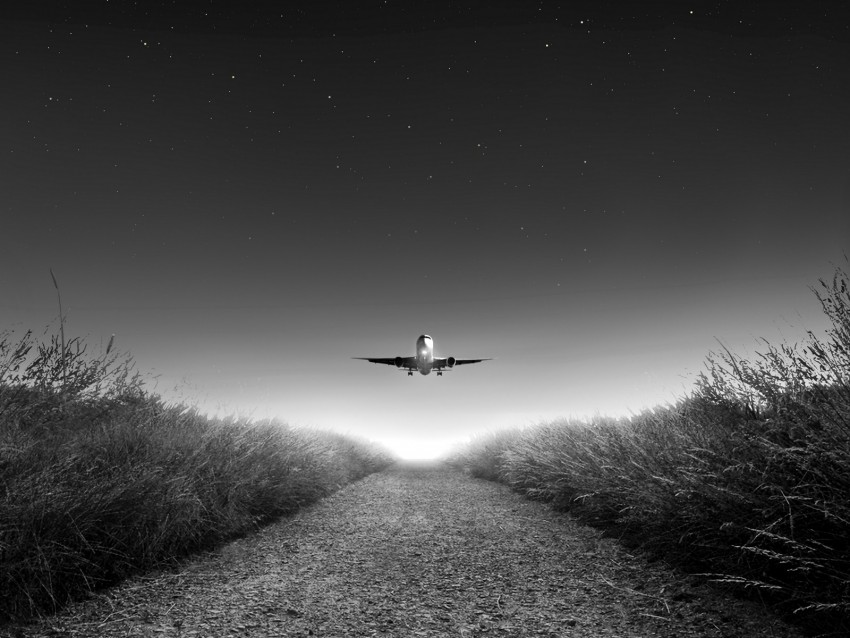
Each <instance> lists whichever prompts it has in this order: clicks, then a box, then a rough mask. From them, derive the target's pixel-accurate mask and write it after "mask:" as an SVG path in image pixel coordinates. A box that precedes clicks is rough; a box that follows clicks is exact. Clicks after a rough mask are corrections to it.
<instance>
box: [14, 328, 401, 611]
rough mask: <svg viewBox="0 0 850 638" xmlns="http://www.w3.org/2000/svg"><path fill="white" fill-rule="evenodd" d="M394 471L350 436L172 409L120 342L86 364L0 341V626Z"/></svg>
mask: <svg viewBox="0 0 850 638" xmlns="http://www.w3.org/2000/svg"><path fill="white" fill-rule="evenodd" d="M63 328H64V326H63ZM392 462H393V459H392V458H391V457H390V455H389V454H388V453H386V452H384V451H382V450H381V449H379V448H377V447H375V446H373V445H372V444H370V443H367V442H364V441H360V440H357V439H353V438H351V437H347V436H342V435H339V434H333V433H330V432H323V431H313V430H301V429H294V428H290V427H288V426H286V425H283V424H280V423H276V422H250V421H246V420H237V419H212V418H208V417H206V416H204V415H202V414H200V413H198V411H196V410H194V409H192V408H189V407H186V406H184V405H169V404H166V403H165V402H164V401H163V399H162V398H161V397H159V396H158V395H156V394H152V393H150V392H148V391H146V389H145V387H144V383H143V379H142V378H141V377H140V375H138V374H136V373H135V372H134V370H133V362H132V360H131V358H130V357H129V356H128V355H118V354H117V353H116V352H115V351H114V350H113V348H112V343H111V342H110V344H109V345H108V346H107V347H106V349H105V350H103V351H102V352H101V353H100V354H97V355H90V354H89V352H88V348H87V346H86V344H85V343H83V341H82V340H80V339H71V340H69V341H67V342H66V340H65V336H64V329H63V330H62V332H61V334H60V336H52V337H48V336H44V337H42V338H41V339H39V338H37V337H36V336H34V335H33V333H32V332H26V333H24V334H17V335H16V334H15V333H14V332H11V331H6V332H0V620H2V619H10V618H24V617H27V616H30V615H33V614H36V613H43V612H49V611H52V610H55V609H56V608H57V607H59V606H61V605H62V604H64V603H66V602H67V601H69V600H71V599H73V598H78V597H80V596H81V595H85V594H86V593H87V592H89V591H91V590H93V589H95V588H97V587H99V586H103V585H106V584H109V583H114V582H116V581H119V580H121V579H123V578H125V577H127V576H129V575H131V574H133V573H137V572H140V571H143V570H148V569H151V568H154V567H161V566H164V565H167V564H169V563H172V562H174V561H175V560H177V559H179V558H181V557H183V556H186V555H188V554H190V553H192V552H197V551H200V550H204V549H209V548H211V547H214V546H215V545H217V544H219V543H221V542H222V541H225V540H227V539H229V538H232V537H235V536H238V535H241V534H245V533H247V532H250V531H252V530H254V529H256V528H257V527H258V526H260V525H262V524H264V523H266V522H268V521H271V520H273V519H274V518H276V517H279V516H281V515H283V514H287V513H290V512H293V511H294V510H297V509H298V508H299V507H301V506H303V505H305V504H308V503H311V502H313V501H315V500H317V499H319V498H321V497H323V496H325V495H327V494H329V493H331V492H333V491H334V490H336V489H338V488H339V487H341V486H343V485H345V484H346V483H349V482H351V481H355V480H357V479H359V478H361V477H363V476H366V475H367V474H370V473H372V472H376V471H379V470H381V469H383V468H385V467H387V466H388V465H390V464H391V463H392Z"/></svg>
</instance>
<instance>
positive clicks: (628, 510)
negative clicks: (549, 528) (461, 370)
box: [452, 270, 850, 635]
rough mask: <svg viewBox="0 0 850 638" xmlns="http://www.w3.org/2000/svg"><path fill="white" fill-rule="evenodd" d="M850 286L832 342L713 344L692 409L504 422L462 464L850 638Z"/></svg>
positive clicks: (837, 297) (835, 291) (835, 311)
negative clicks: (748, 353)
mask: <svg viewBox="0 0 850 638" xmlns="http://www.w3.org/2000/svg"><path fill="white" fill-rule="evenodd" d="M848 288H850V286H849V285H848V277H847V274H846V273H845V272H843V271H841V270H839V271H838V272H837V273H836V275H835V277H834V278H833V280H832V281H831V282H824V281H821V282H820V286H819V287H818V288H817V289H816V290H815V293H816V295H817V297H818V299H819V301H820V303H821V305H822V307H823V310H824V312H825V313H826V315H827V316H828V317H829V319H830V320H831V322H832V328H831V330H830V331H829V332H828V334H827V337H826V338H824V339H818V338H816V337H815V336H814V335H813V334H810V335H809V340H808V341H807V342H806V343H804V344H802V345H799V346H789V345H786V344H783V345H782V346H780V347H774V346H772V345H770V344H768V343H766V350H765V351H764V353H763V354H761V355H760V357H759V358H758V359H757V360H756V361H746V360H743V359H741V358H740V357H737V356H735V355H733V354H732V353H730V352H728V351H724V352H722V353H721V354H720V355H710V356H709V359H708V362H707V373H705V374H703V375H702V376H701V377H700V378H699V380H698V383H697V386H696V389H695V390H694V392H693V393H692V394H691V395H690V396H688V397H687V398H684V399H682V400H681V401H679V402H678V403H677V404H676V405H672V406H668V407H665V408H659V409H656V410H652V411H648V412H645V413H642V414H639V415H637V416H634V417H632V418H627V419H606V418H599V419H594V420H592V421H589V422H579V421H562V422H554V423H546V424H542V425H539V426H537V427H533V428H529V429H526V430H516V431H504V432H499V433H494V434H491V435H489V436H484V437H481V438H479V439H477V440H474V441H472V442H471V443H470V444H469V445H468V447H467V448H466V449H464V450H461V451H460V452H458V454H456V455H455V457H454V458H453V459H452V463H453V464H455V465H456V466H460V467H464V468H466V469H467V470H468V471H470V472H471V473H472V474H474V475H476V476H480V477H484V478H488V479H491V480H497V481H501V482H504V483H506V484H508V485H510V486H512V487H513V488H515V489H516V490H518V491H520V492H522V493H523V494H525V495H527V496H528V497H530V498H535V499H541V500H545V501H548V502H550V503H552V505H553V506H554V507H556V508H558V509H562V510H569V511H570V512H572V513H573V514H574V515H576V516H578V517H579V518H581V519H582V520H584V521H587V522H589V523H592V524H594V525H598V526H600V527H602V528H604V529H606V530H608V531H609V532H610V533H611V534H613V535H616V536H618V537H620V538H622V539H623V540H624V541H625V542H627V543H629V544H630V545H632V546H640V547H642V548H644V549H645V550H647V551H648V552H651V553H652V554H654V555H656V556H660V557H664V558H665V559H666V560H668V561H671V562H675V563H677V564H678V565H680V566H684V567H686V568H687V569H689V570H691V571H694V572H701V573H709V574H711V575H712V578H714V579H715V580H718V581H722V582H723V583H726V584H728V585H732V586H734V587H736V588H738V589H739V590H740V591H742V592H746V593H749V594H755V595H758V596H759V597H762V598H763V599H765V600H769V601H771V602H772V603H773V604H775V605H776V606H777V609H778V610H779V611H780V612H782V613H783V614H786V615H787V617H788V618H790V619H792V620H795V621H797V622H801V623H803V624H804V625H805V626H807V627H810V628H812V629H813V630H815V631H821V632H838V634H840V635H846V632H847V631H848V630H849V629H850V622H848V613H850V588H848V583H850V291H848Z"/></svg>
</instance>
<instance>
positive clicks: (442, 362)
mask: <svg viewBox="0 0 850 638" xmlns="http://www.w3.org/2000/svg"><path fill="white" fill-rule="evenodd" d="M490 360H491V357H486V358H484V359H455V360H454V361H453V362H452V365H449V360H448V359H442V358H439V357H434V364H433V366H432V369H434V370H445V369H446V368H452V367H454V366H462V365H464V364H467V363H481V362H482V361H490Z"/></svg>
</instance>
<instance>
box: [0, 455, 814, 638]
mask: <svg viewBox="0 0 850 638" xmlns="http://www.w3.org/2000/svg"><path fill="white" fill-rule="evenodd" d="M12 631H13V633H12V634H11V635H15V636H41V635H52V636H83V635H85V636H180V637H184V636H256V637H266V636H311V635H312V636H323V637H330V636H338V637H340V638H343V637H345V638H348V637H353V636H398V637H400V638H401V637H405V638H406V637H408V636H434V637H437V636H459V637H461V636H463V637H471V636H523V637H525V636H564V637H567V636H588V637H589V636H594V637H595V636H623V637H625V636H670V637H672V636H676V637H678V638H681V637H686V636H729V637H732V636H782V637H785V636H797V635H798V634H797V632H795V631H794V630H792V629H789V628H788V627H786V626H784V625H782V624H781V623H780V622H778V621H777V620H776V619H775V618H773V617H771V616H769V615H768V614H766V613H765V612H763V611H762V610H761V609H760V608H759V607H757V606H754V605H751V604H746V603H743V602H741V601H737V600H735V599H732V598H728V597H724V596H721V595H719V594H718V593H716V592H714V591H712V590H710V589H706V588H704V587H701V586H695V585H693V584H691V583H689V582H688V580H687V579H685V578H682V577H677V576H676V575H674V574H673V573H671V572H670V571H668V570H666V569H665V568H664V567H663V566H662V565H660V564H657V563H656V564H647V563H646V562H645V561H643V560H641V559H638V558H635V557H633V556H631V555H629V554H628V553H627V552H626V551H625V550H623V549H621V548H620V547H618V546H617V545H616V544H615V543H613V542H611V541H608V540H605V539H601V538H600V536H599V533H598V532H597V531H595V530H592V529H589V528H586V527H582V526H580V525H578V524H576V523H574V522H573V521H572V520H571V519H570V518H569V517H567V516H563V515H558V514H555V513H552V512H550V511H549V510H548V509H547V508H546V507H545V506H543V505H540V504H538V503H532V502H529V501H526V500H524V499H522V498H520V497H519V496H517V495H515V494H513V493H511V492H510V491H508V490H507V489H506V488H503V487H500V486H498V485H495V484H492V483H487V482H484V481H480V480H475V479H470V478H467V477H464V476H462V475H460V474H456V473H453V472H449V471H444V470H440V469H436V468H428V467H422V466H406V467H397V468H394V469H392V470H390V471H388V472H385V473H382V474H378V475H373V476H370V477H368V478H366V479H364V480H363V481H360V482H359V483H357V484H355V485H351V486H349V487H347V488H345V489H343V490H341V491H340V492H338V493H337V494H335V495H333V496H331V497H329V498H327V499H325V500H324V501H322V502H321V503H319V504H317V505H315V506H313V507H310V508H308V509H305V510H303V511H302V512H301V513H299V514H298V515H296V516H294V517H291V518H287V519H284V520H282V521H280V522H278V523H276V524H274V525H271V526H269V527H266V528H265V529H263V530H262V531H261V532H260V533H259V534H256V535H253V536H251V537H248V538H244V539H241V540H238V541H236V542H234V543H231V544H230V545H227V546H226V547H224V548H222V549H221V550H220V551H217V552H213V553H211V554H209V555H206V556H203V557H200V558H197V559H195V560H194V561H192V562H188V563H187V564H185V565H184V566H183V567H182V568H181V569H180V570H178V571H175V572H170V573H162V574H157V575H153V576H147V577H143V578H137V579H133V580H131V581H128V582H126V583H124V584H123V585H120V586H118V587H115V588H114V589H111V590H108V591H107V592H104V593H102V594H100V595H98V596H96V597H94V598H93V599H92V600H89V601H86V602H84V603H80V604H78V605H76V606H74V607H72V608H70V609H68V610H67V611H66V612H65V613H63V614H61V615H59V616H54V617H50V618H47V619H44V620H43V621H41V622H40V623H38V624H36V625H32V626H29V627H23V628H14V629H12ZM0 632H2V630H0Z"/></svg>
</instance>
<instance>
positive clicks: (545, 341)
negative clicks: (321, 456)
mask: <svg viewBox="0 0 850 638" xmlns="http://www.w3.org/2000/svg"><path fill="white" fill-rule="evenodd" d="M179 4H180V5H181V6H180V8H174V7H173V6H171V3H157V2H149V3H143V2H139V3H134V2H127V1H124V2H115V1H112V2H107V1H106V0H103V1H98V2H87V3H65V2H41V3H39V2H35V3H27V4H26V5H24V6H22V7H19V8H9V7H5V8H3V9H2V10H0V60H2V65H0V87H2V99H0V108H2V118H3V127H2V131H3V133H2V136H0V157H2V164H0V219H2V222H3V223H2V226H1V227H0V242H1V243H0V328H4V329H16V330H24V329H26V328H35V329H37V330H38V329H41V328H43V327H44V326H46V325H47V324H49V323H51V322H53V323H52V327H53V328H55V327H56V325H57V324H56V317H57V315H58V312H57V309H56V307H55V296H54V291H53V288H52V282H51V280H50V275H49V272H48V267H52V268H53V269H54V271H55V272H56V275H57V278H58V280H59V283H60V286H61V289H62V295H63V302H64V304H65V306H66V312H67V330H68V331H69V332H71V333H73V334H75V335H82V336H86V337H87V338H88V340H89V341H91V342H92V343H93V344H100V343H101V342H105V341H106V340H107V339H108V338H109V335H110V334H112V333H115V334H116V338H117V340H118V343H119V344H120V345H121V346H122V347H123V348H125V349H129V350H130V351H131V352H132V354H133V356H134V358H135V359H136V360H137V362H138V366H139V368H140V369H141V370H142V371H151V372H153V373H154V374H156V375H159V376H158V381H157V390H158V391H160V392H163V393H164V394H165V395H166V396H168V397H174V398H180V399H182V400H186V401H189V402H191V403H198V404H200V405H201V406H202V407H204V408H205V409H219V410H224V411H227V412H234V411H238V412H240V413H243V414H252V415H254V416H257V417H265V416H270V415H277V416H279V417H280V418H282V419H283V420H286V421H289V422H291V423H294V424H301V425H318V426H323V427H329V428H334V429H339V430H342V431H349V432H352V433H357V434H362V435H364V436H367V437H369V438H373V439H376V440H381V441H384V442H385V443H387V444H388V445H390V446H392V447H394V448H395V449H397V450H399V451H401V452H402V453H403V454H406V455H414V456H417V455H430V454H434V453H437V452H439V451H442V450H444V449H445V448H446V445H447V444H448V443H449V442H451V441H455V440H459V439H464V438H466V437H467V436H469V435H470V434H472V433H474V432H480V431H482V430H484V429H487V428H491V427H498V426H506V425H526V424H529V423H533V422H536V421H538V420H540V419H544V418H554V417H557V416H568V415H584V414H591V413H593V412H595V411H599V412H601V413H610V414H619V413H623V412H625V411H627V410H630V409H631V410H639V409H641V408H643V407H645V406H651V405H655V404H658V403H663V402H666V401H671V400H674V399H675V398H676V397H678V396H681V395H682V394H683V393H684V392H686V391H687V389H689V388H690V387H691V385H692V383H693V378H694V375H695V374H696V373H697V372H699V371H700V370H701V369H702V362H703V361H704V358H705V355H706V354H707V352H708V351H709V350H712V349H717V347H718V344H717V341H716V339H720V340H721V341H723V343H725V344H727V345H729V346H730V347H731V348H732V349H733V350H735V351H739V352H746V351H748V350H751V349H753V348H757V344H756V339H757V337H766V338H768V339H769V340H771V341H775V342H779V341H782V340H783V339H787V340H788V341H791V342H793V341H797V340H799V339H800V338H801V335H802V334H803V332H804V330H805V329H811V330H814V331H815V332H819V331H822V330H823V329H824V327H825V323H824V319H823V318H822V317H821V314H820V310H819V306H818V304H817V302H816V300H815V299H814V296H813V295H812V293H811V292H810V290H809V289H808V286H810V285H813V284H815V283H816V281H817V279H818V278H819V277H829V276H831V274H832V272H833V270H834V267H833V264H841V263H846V262H843V256H842V255H843V253H845V252H847V250H848V246H849V245H850V241H848V239H850V152H848V151H850V124H848V121H850V120H848V116H847V114H848V113H850V47H849V46H848V42H850V31H848V30H847V28H846V25H843V26H842V24H843V23H842V21H840V20H838V13H837V11H836V12H835V13H834V14H833V12H832V10H831V9H830V7H831V6H836V7H837V6H838V5H828V4H818V3H805V7H804V8H793V7H794V6H797V7H803V5H802V3H795V4H794V5H789V6H786V5H784V4H782V3H769V4H767V3H757V4H761V5H762V6H764V7H765V9H758V8H755V7H756V6H757V4H756V3H731V2H729V3H727V2H712V3H707V2H694V3H690V4H689V3H683V2H676V3H654V4H653V3H650V4H645V3H608V4H605V5H604V8H603V9H599V7H598V6H597V5H598V4H599V3H563V5H564V6H563V8H562V7H560V6H559V5H558V4H557V3H549V2H539V3H532V2H500V3H492V2H491V3H474V2H473V3H464V4H462V5H461V4H458V3H445V2H444V3H438V6H437V8H434V7H430V8H429V7H428V6H427V5H425V4H423V5H421V6H420V5H416V7H415V8H414V5H413V3H401V2H387V3H383V2H368V3H367V2H362V3H351V2H347V3H342V2H339V3H333V2H319V3H275V4H277V5H278V7H279V6H280V5H283V6H285V9H284V10H283V11H281V10H279V9H278V8H275V7H274V6H273V5H270V4H267V3H235V2H213V1H210V2H195V3H179ZM768 6H769V9H767V8H766V7H768ZM68 7H73V8H68ZM246 7H248V8H246ZM269 7H272V8H269ZM353 7H356V10H355V9H354V8H353ZM647 7H650V9H647ZM638 9H640V12H638ZM691 11H693V13H691ZM768 11H769V13H768ZM423 332H425V333H428V334H431V335H432V336H434V338H435V343H436V354H437V355H442V356H447V355H450V354H451V355H454V356H459V357H473V356H475V357H480V356H485V357H486V356H492V357H496V360H495V361H490V362H486V363H482V364H480V365H478V366H470V367H464V368H461V369H458V370H455V371H453V372H451V373H449V374H447V375H445V376H444V377H442V378H437V377H436V376H434V375H431V376H429V377H421V376H419V375H417V376H415V377H414V378H412V379H411V378H408V377H407V376H406V375H404V374H402V373H399V372H398V371H396V370H395V369H393V368H390V367H384V366H374V365H371V364H368V363H365V362H362V361H354V360H352V359H351V358H350V357H354V356H395V355H408V354H412V353H413V352H412V351H413V342H414V340H415V338H416V337H417V336H418V335H419V334H421V333H423Z"/></svg>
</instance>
